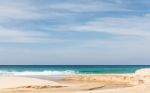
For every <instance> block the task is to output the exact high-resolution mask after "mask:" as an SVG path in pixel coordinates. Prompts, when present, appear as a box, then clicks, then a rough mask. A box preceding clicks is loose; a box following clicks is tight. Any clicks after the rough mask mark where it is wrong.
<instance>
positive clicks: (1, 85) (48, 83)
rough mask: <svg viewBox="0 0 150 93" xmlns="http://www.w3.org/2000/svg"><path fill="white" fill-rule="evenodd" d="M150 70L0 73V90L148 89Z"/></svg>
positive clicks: (102, 92)
mask: <svg viewBox="0 0 150 93" xmlns="http://www.w3.org/2000/svg"><path fill="white" fill-rule="evenodd" d="M149 71H150V69H142V70H138V71H136V72H135V73H130V74H97V75H78V76H70V77H69V76H66V77H63V78H61V79H60V80H58V81H53V80H45V79H39V78H32V77H23V76H22V77H21V76H20V77H15V76H9V77H8V76H3V77H0V93H143V92H144V93H150V75H149V73H148V72H149Z"/></svg>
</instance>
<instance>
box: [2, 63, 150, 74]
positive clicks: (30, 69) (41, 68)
mask: <svg viewBox="0 0 150 93" xmlns="http://www.w3.org/2000/svg"><path fill="white" fill-rule="evenodd" d="M142 68H150V65H0V75H2V76H5V75H9V76H12V75H13V76H14V75H15V76H20V75H27V76H28V75H32V76H34V75H41V76H42V75H48V76H55V75H77V74H105V73H134V72H135V71H136V70H137V69H142Z"/></svg>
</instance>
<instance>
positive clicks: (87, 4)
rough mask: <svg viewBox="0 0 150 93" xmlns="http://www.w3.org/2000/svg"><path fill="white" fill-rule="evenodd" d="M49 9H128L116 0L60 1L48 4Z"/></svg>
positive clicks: (100, 10)
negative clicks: (112, 0) (113, 0)
mask: <svg viewBox="0 0 150 93" xmlns="http://www.w3.org/2000/svg"><path fill="white" fill-rule="evenodd" d="M49 8H50V9H55V10H63V11H66V12H69V11H70V12H81V13H84V12H110V11H129V10H128V9H126V8H124V7H122V6H121V5H120V4H119V3H116V2H104V1H97V0H86V1H85V0H81V1H80V2H60V3H51V4H49Z"/></svg>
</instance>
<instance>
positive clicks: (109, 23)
mask: <svg viewBox="0 0 150 93" xmlns="http://www.w3.org/2000/svg"><path fill="white" fill-rule="evenodd" d="M147 15H148V14H146V15H145V16H139V17H137V16H131V17H122V18H121V17H118V18H115V17H104V18H97V19H96V20H92V21H88V22H85V23H81V24H63V25H60V26H58V25H57V26H56V27H55V26H53V27H51V29H54V30H58V31H66V28H67V31H82V32H87V31H91V32H104V33H110V34H118V35H134V36H144V37H147V36H150V26H149V24H150V17H149V16H147Z"/></svg>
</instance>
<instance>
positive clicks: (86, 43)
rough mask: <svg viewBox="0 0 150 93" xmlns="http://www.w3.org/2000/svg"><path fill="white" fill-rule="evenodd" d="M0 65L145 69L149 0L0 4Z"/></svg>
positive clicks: (8, 0)
mask: <svg viewBox="0 0 150 93" xmlns="http://www.w3.org/2000/svg"><path fill="white" fill-rule="evenodd" d="M0 64H1V65H148V64H149V65H150V0H0Z"/></svg>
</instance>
